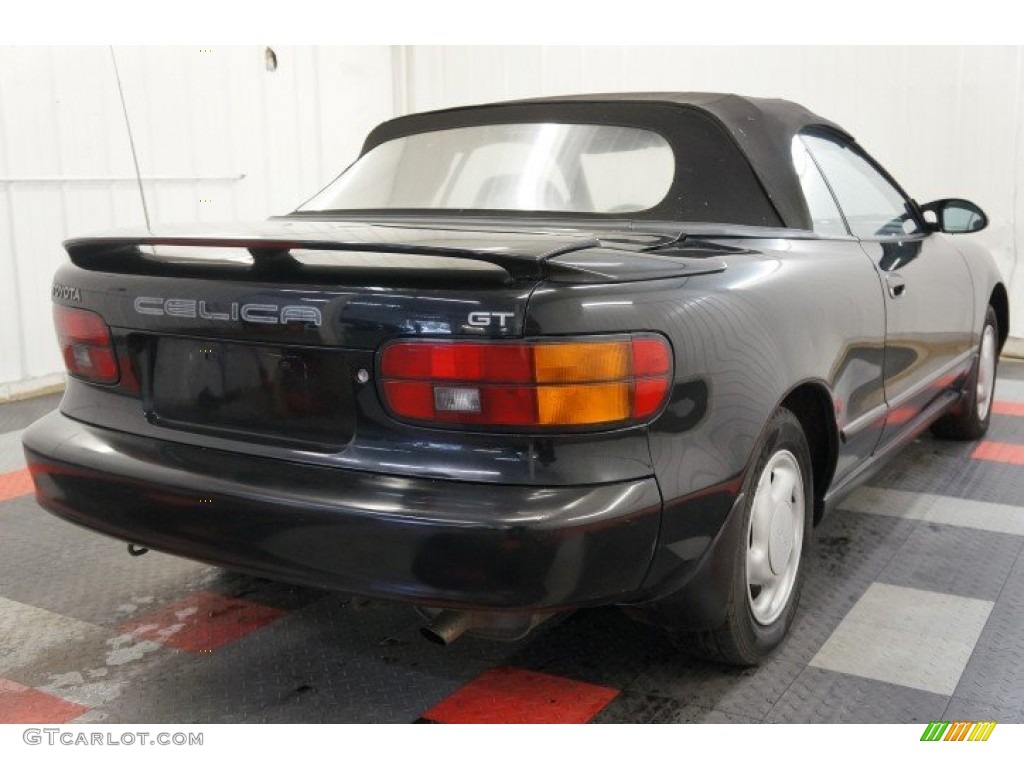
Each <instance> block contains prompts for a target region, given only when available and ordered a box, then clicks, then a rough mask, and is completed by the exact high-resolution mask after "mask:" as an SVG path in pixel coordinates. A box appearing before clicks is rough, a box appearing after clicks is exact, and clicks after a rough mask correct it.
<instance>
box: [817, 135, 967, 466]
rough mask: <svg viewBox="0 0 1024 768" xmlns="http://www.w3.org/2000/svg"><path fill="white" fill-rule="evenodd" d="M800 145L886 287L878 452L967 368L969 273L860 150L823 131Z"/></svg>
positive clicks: (947, 393)
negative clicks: (881, 426)
mask: <svg viewBox="0 0 1024 768" xmlns="http://www.w3.org/2000/svg"><path fill="white" fill-rule="evenodd" d="M802 139H803V141H804V143H805V144H806V146H807V148H808V150H809V151H810V153H811V155H812V156H813V157H814V159H815V161H816V162H817V164H818V166H819V167H820V168H821V171H822V173H823V174H824V176H825V178H826V180H827V181H828V184H829V186H830V187H831V189H832V192H833V194H834V195H835V198H836V202H837V203H838V204H839V207H840V209H841V210H842V213H843V216H844V218H845V219H846V223H847V226H848V227H849V229H850V232H851V234H853V235H854V236H855V237H857V238H858V239H859V241H860V244H861V247H862V248H863V249H864V252H865V253H867V255H868V256H869V257H870V258H871V260H872V262H874V264H875V268H876V269H877V270H878V272H879V275H880V277H881V280H882V284H883V286H884V289H885V290H884V294H885V297H884V301H885V329H886V333H885V356H884V363H883V368H884V374H883V375H884V388H885V399H886V402H887V404H888V414H887V417H886V424H885V428H884V430H883V432H882V438H881V441H880V443H879V449H884V448H885V446H886V445H888V444H889V443H891V442H892V441H893V440H895V439H897V438H898V437H899V436H900V435H901V434H903V433H904V432H905V430H906V429H907V428H909V427H911V426H913V425H914V423H915V421H916V420H917V419H918V418H919V417H921V418H924V413H925V411H927V410H928V409H929V406H932V405H936V406H937V405H938V404H939V403H938V400H939V399H940V398H942V399H944V400H948V399H949V398H950V396H951V395H950V393H951V392H953V391H954V388H955V387H958V386H959V385H960V384H961V383H962V379H963V376H964V375H965V374H966V372H967V371H969V369H970V366H971V362H972V352H973V349H974V345H973V342H972V338H971V328H972V325H973V323H972V318H973V313H974V306H973V291H972V288H971V278H970V273H969V272H968V269H967V265H966V264H965V263H964V260H963V257H962V256H961V255H960V253H959V252H958V251H957V250H955V249H954V248H953V247H952V245H950V244H949V242H948V241H947V240H946V239H945V236H944V235H941V234H938V233H930V232H928V231H926V230H925V228H924V225H923V222H922V221H921V220H920V218H919V216H918V214H917V212H916V210H917V209H916V206H915V205H914V204H913V203H912V202H911V201H910V200H909V199H908V198H907V196H906V195H905V194H904V193H903V191H902V190H901V189H900V188H899V187H898V186H897V185H896V184H895V182H893V181H892V179H891V178H890V177H889V176H888V175H887V174H886V173H885V172H884V171H883V170H882V169H881V167H880V166H878V165H877V164H876V163H875V162H874V161H873V160H871V158H870V157H868V156H867V155H866V154H865V153H864V152H863V151H862V150H860V148H859V147H857V146H856V145H855V144H853V143H850V142H846V141H844V140H842V139H840V138H839V137H837V136H833V135H829V134H825V133H812V134H807V135H804V136H802Z"/></svg>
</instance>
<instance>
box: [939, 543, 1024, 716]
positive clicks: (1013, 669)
mask: <svg viewBox="0 0 1024 768" xmlns="http://www.w3.org/2000/svg"><path fill="white" fill-rule="evenodd" d="M1022 649H1024V556H1022V557H1021V558H1019V559H1018V560H1017V563H1016V565H1015V566H1014V569H1013V571H1012V572H1011V574H1010V577H1009V578H1008V579H1007V581H1006V585H1005V587H1004V588H1003V591H1002V592H1001V593H1000V595H999V597H998V598H997V600H996V603H995V605H994V606H993V608H992V613H991V614H990V616H989V619H988V622H987V623H986V625H985V629H984V630H983V631H982V633H981V636H980V637H979V638H978V642H977V643H976V644H975V647H974V653H973V654H972V655H971V658H970V661H968V663H967V667H966V668H965V669H964V673H963V675H962V676H961V678H960V683H959V685H958V686H957V689H956V692H955V693H954V696H956V697H957V698H964V699H969V700H971V701H976V702H981V703H986V704H991V705H993V706H996V707H999V708H1006V709H1010V710H1017V709H1021V710H1024V664H1022V663H1021V652H1022Z"/></svg>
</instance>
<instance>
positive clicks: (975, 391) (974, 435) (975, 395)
mask: <svg viewBox="0 0 1024 768" xmlns="http://www.w3.org/2000/svg"><path fill="white" fill-rule="evenodd" d="M998 365H999V320H998V319H997V318H996V311H995V310H994V309H993V308H992V307H991V306H990V307H989V308H988V312H986V313H985V325H984V327H983V328H982V331H981V343H980V344H979V346H978V361H977V362H976V363H975V365H974V370H973V371H972V372H971V378H970V380H969V382H968V385H967V388H966V390H965V392H964V396H963V399H962V400H961V402H960V405H959V407H958V408H957V409H956V410H955V411H953V412H952V413H949V414H947V415H945V416H943V417H942V418H941V419H939V420H938V421H936V422H935V424H934V425H933V426H932V432H933V433H935V435H936V436H937V437H944V438H946V439H949V440H977V439H978V438H980V437H982V436H983V435H984V434H985V433H986V432H987V431H988V425H989V422H990V421H991V419H992V401H993V399H994V398H995V386H996V370H997V368H998Z"/></svg>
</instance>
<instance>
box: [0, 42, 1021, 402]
mask: <svg viewBox="0 0 1024 768" xmlns="http://www.w3.org/2000/svg"><path fill="white" fill-rule="evenodd" d="M274 52H275V53H276V56H277V65H278V66H277V69H276V71H269V70H268V68H267V66H266V56H265V49H264V47H262V46H251V47H214V48H210V49H199V48H191V47H190V48H116V49H115V54H116V57H117V62H118V69H119V71H120V74H121V80H122V85H123V87H124V94H125V100H126V103H127V107H128V113H129V117H130V119H131V124H132V129H133V134H134V138H135V143H136V147H137V150H138V156H139V161H140V166H141V173H142V176H143V179H144V184H145V187H146V191H147V198H148V201H149V206H150V215H151V218H152V219H153V221H154V222H157V223H159V222H189V221H215V220H231V219H258V218H262V217H264V216H267V215H269V214H272V213H281V212H285V211H287V210H289V209H291V208H293V207H294V206H295V205H296V204H297V203H298V202H300V201H301V200H303V199H305V198H306V197H307V196H309V195H311V194H312V193H313V192H315V191H316V190H317V189H318V188H319V187H320V186H322V185H323V184H324V183H325V182H326V181H328V180H329V179H330V178H332V177H333V176H334V175H335V174H336V173H337V172H338V171H339V170H340V169H341V168H343V167H344V166H345V165H346V164H347V163H348V162H349V161H350V160H351V159H352V158H353V157H354V156H355V154H356V152H357V151H358V148H359V145H360V143H361V141H362V138H363V136H364V135H365V133H366V132H367V131H368V130H369V129H370V128H371V127H372V126H373V125H375V124H376V123H378V122H380V121H381V120H383V119H386V118H387V117H390V116H391V115H393V114H395V113H396V112H405V111H413V110H419V109H431V108H436V107H443V106H449V105H456V104H467V103H474V102H481V101H491V100H496V99H503V98H516V97H524V96H533V95H550V94H557V93H571V92H580V91H612V90H717V91H734V92H738V93H746V94H749V95H765V96H781V97H785V98H790V99H793V100H795V101H799V102H801V103H804V104H806V105H807V106H808V107H810V108H811V109H813V110H815V111H818V112H820V113H821V114H823V115H825V116H827V117H830V118H832V119H834V120H836V121H837V122H839V123H841V124H842V125H844V126H845V127H846V128H847V129H849V130H850V131H851V132H853V133H854V134H855V135H856V136H857V137H858V139H860V140H861V142H862V143H863V144H864V145H865V146H866V147H867V148H868V149H869V151H871V152H872V153H873V154H874V155H875V156H876V157H877V158H878V159H879V160H880V161H881V162H882V163H883V164H885V165H886V166H887V167H888V168H889V169H890V170H891V171H892V172H893V174H894V175H896V176H897V178H899V179H900V180H901V181H902V182H903V183H904V185H905V186H906V187H907V188H908V190H909V191H910V192H911V193H912V194H913V195H915V196H916V197H917V198H918V199H919V200H922V201H925V200H929V199H933V198H937V197H945V196H962V197H968V198H971V199H973V200H975V201H976V202H978V203H979V204H981V205H982V206H983V207H984V208H985V209H986V211H988V213H989V215H990V217H991V219H992V225H991V227H990V228H989V230H987V231H986V232H984V233H981V234H980V235H977V237H979V238H981V239H982V240H983V241H984V242H986V243H988V244H989V245H990V246H991V247H992V250H993V252H994V253H995V254H996V256H997V258H998V259H999V262H1000V265H1001V267H1002V269H1003V271H1004V274H1005V275H1006V276H1007V279H1008V280H1010V281H1011V283H1012V285H1011V294H1012V296H1011V303H1012V304H1013V310H1015V311H1014V312H1013V315H1014V323H1013V327H1012V328H1011V330H1012V332H1013V333H1014V335H1017V336H1024V269H1020V270H1016V271H1015V270H1014V265H1015V257H1016V254H1017V253H1018V252H1022V251H1024V196H1019V195H1018V190H1020V189H1021V188H1022V185H1024V166H1022V164H1021V163H1020V162H1019V158H1021V157H1022V153H1021V150H1022V149H1024V115H1022V113H1021V106H1022V103H1024V48H1012V47H1007V48H998V47H986V48H970V47H965V48H958V47H947V48H928V47H915V48H842V47H838V48H837V47H827V48H826V47H822V48H784V47H766V48H755V47H746V48H733V47H685V48H681V47H673V48H659V47H644V48H636V47H622V48H612V47H565V48H537V47H519V46H510V47H500V46H499V47H494V46H491V47H480V48H473V47H420V46H416V47H390V48H389V47H387V46H376V47H360V48H357V47H344V48H302V47H298V48H290V47H278V46H274ZM140 223H142V209H141V205H140V203H139V196H138V190H137V188H136V185H135V180H134V168H133V165H132V159H131V153H130V151H129V146H128V138H127V132H126V130H125V122H124V115H123V114H122V111H121V102H120V100H119V97H118V90H117V82H116V80H115V77H114V69H113V66H112V63H111V54H110V50H109V49H108V48H105V47H82V48H0V275H3V278H4V279H2V280H0V307H2V308H3V310H2V314H0V316H2V317H3V319H4V322H3V323H0V399H2V398H3V397H5V396H7V395H10V394H16V393H18V392H20V391H26V390H30V389H32V388H35V387H38V386H40V385H45V384H47V383H49V382H55V381H59V380H60V376H59V373H58V372H59V371H60V368H61V366H60V361H59V359H58V356H57V354H56V345H55V342H54V339H53V332H52V329H51V323H50V302H49V287H50V280H51V277H52V274H53V270H54V269H55V267H56V266H57V264H59V263H60V261H61V260H62V259H63V258H64V255H63V251H62V249H61V247H60V241H61V240H62V239H63V238H65V237H67V236H69V235H77V234H83V233H86V232H89V231H92V230H99V229H105V228H109V227H114V226H129V225H137V224H140ZM1018 246H1022V247H1018Z"/></svg>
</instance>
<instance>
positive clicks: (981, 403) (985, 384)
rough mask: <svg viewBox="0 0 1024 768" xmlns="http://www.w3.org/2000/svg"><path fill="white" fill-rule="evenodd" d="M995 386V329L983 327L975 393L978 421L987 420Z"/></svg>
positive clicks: (987, 326)
mask: <svg viewBox="0 0 1024 768" xmlns="http://www.w3.org/2000/svg"><path fill="white" fill-rule="evenodd" d="M995 384H996V329H995V328H993V327H992V326H991V325H986V326H985V332H984V333H983V334H982V335H981V357H980V358H979V359H978V385H977V391H976V393H975V402H976V403H977V412H978V420H979V421H984V420H985V419H986V418H988V411H989V408H991V407H992V390H993V388H994V387H995Z"/></svg>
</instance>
